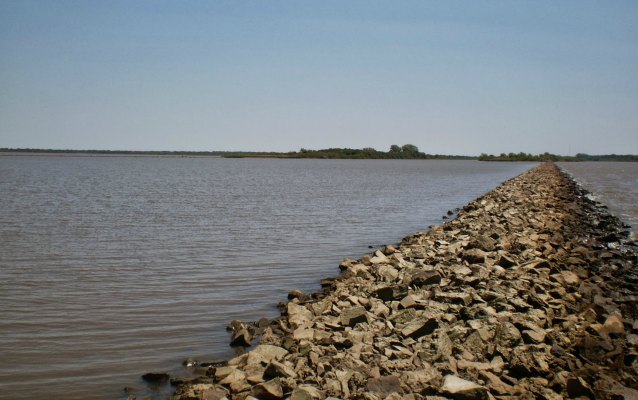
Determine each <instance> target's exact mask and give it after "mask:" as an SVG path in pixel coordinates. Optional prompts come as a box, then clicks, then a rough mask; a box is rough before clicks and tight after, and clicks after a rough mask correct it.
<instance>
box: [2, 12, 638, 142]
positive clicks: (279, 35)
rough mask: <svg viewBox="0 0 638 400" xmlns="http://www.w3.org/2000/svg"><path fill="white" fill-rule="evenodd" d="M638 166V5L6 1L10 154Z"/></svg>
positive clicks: (5, 115)
mask: <svg viewBox="0 0 638 400" xmlns="http://www.w3.org/2000/svg"><path fill="white" fill-rule="evenodd" d="M406 143H409V144H414V145H416V146H417V147H418V148H419V150H420V151H423V152H426V153H431V154H462V155H478V154H480V153H489V154H499V153H502V152H505V153H509V152H519V151H523V152H529V153H534V154H537V153H543V152H546V151H547V152H551V153H555V154H575V153H578V152H581V153H588V154H610V153H616V154H630V153H631V154H638V2H637V1H634V0H631V1H588V0H578V1H569V0H563V1H553V0H552V1H542V0H539V1H523V0H520V1H504V0H503V1H480V0H476V1H454V0H450V1H421V0H418V1H401V0H399V1H374V0H366V1H344V0H337V1H332V0H321V1H304V0H293V1H276V0H272V1H261V0H259V1H241V0H236V1H224V0H217V1H214V0H211V1H163V0H152V1H151V0H148V1H145V0H134V1H130V0H125V1H118V0H109V1H101V0H100V1H91V0H77V1H66V0H40V1H32V0H11V1H9V0H0V147H9V148H51V149H79V150H81V149H108V150H189V151H209V150H246V151H294V150H299V149H300V148H302V147H303V148H307V149H322V148H329V147H349V148H364V147H373V148H376V149H377V150H384V151H387V150H388V149H389V147H390V146H391V145H392V144H398V145H403V144H406Z"/></svg>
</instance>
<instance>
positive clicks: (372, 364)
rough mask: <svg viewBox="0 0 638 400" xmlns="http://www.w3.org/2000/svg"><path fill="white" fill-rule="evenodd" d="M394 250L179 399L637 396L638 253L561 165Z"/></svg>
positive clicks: (277, 323) (284, 320) (329, 281)
mask: <svg viewBox="0 0 638 400" xmlns="http://www.w3.org/2000/svg"><path fill="white" fill-rule="evenodd" d="M381 248H382V249H383V250H382V251H374V253H372V254H369V255H364V256H363V257H361V258H360V259H358V260H352V259H345V260H344V261H343V262H342V263H341V264H340V266H339V269H341V270H342V271H343V273H342V274H341V275H340V276H337V277H332V278H326V279H323V280H322V281H321V286H322V289H321V290H320V291H318V292H316V293H312V294H309V295H306V294H304V293H301V292H299V291H293V292H291V295H290V301H289V302H288V303H287V304H283V305H282V307H281V316H279V317H278V318H275V319H273V320H265V319H262V320H260V321H258V322H255V323H243V322H241V321H233V322H232V323H231V325H230V326H229V329H230V330H231V332H232V334H231V339H232V338H234V337H236V336H241V335H244V333H241V334H239V332H242V331H245V332H246V333H247V334H248V335H252V336H253V337H254V338H253V339H252V341H256V340H257V339H259V345H258V346H256V347H255V348H254V349H252V350H250V351H248V349H246V350H244V349H241V348H239V349H236V350H237V352H238V355H237V356H236V357H235V358H233V359H231V360H228V362H226V363H223V362H222V363H200V364H199V365H198V366H196V367H191V368H190V369H189V370H190V371H194V372H195V373H197V374H200V376H196V377H193V378H192V379H191V378H188V379H179V378H175V379H173V380H171V384H174V385H175V387H176V393H175V395H174V396H173V398H174V399H175V400H186V399H188V400H191V399H202V398H205V396H209V397H210V398H211V399H212V400H218V399H221V398H223V397H226V398H228V399H229V400H232V399H239V400H254V399H283V398H291V399H294V400H311V399H312V400H324V399H350V398H352V399H355V398H356V399H364V400H382V399H386V400H424V399H425V400H428V399H431V400H443V399H490V400H491V399H495V400H506V399H524V400H531V399H545V400H559V399H568V398H574V399H580V400H582V399H587V398H589V399H600V400H620V399H622V398H632V397H631V396H635V393H636V390H635V389H634V388H635V387H636V385H637V384H638V381H637V380H636V376H637V375H638V348H637V347H636V346H637V345H638V314H637V313H636V309H635V304H636V301H637V300H638V273H636V270H637V269H636V259H637V258H636V255H637V253H636V248H637V246H635V242H632V241H631V239H630V238H629V236H628V235H627V234H626V228H625V227H624V226H623V224H622V222H620V221H619V220H618V219H617V218H615V217H613V216H611V215H610V214H609V213H608V211H607V210H606V209H605V208H604V207H602V206H601V205H600V204H599V203H596V202H593V201H592V200H591V199H590V198H589V197H588V196H587V193H586V192H585V191H584V190H583V189H582V188H580V187H579V186H578V185H576V184H575V183H574V182H573V181H571V180H570V179H569V178H568V177H566V176H565V175H563V174H562V173H561V172H560V171H559V170H557V169H556V168H555V167H554V166H553V165H551V164H541V165H539V166H538V167H536V168H534V169H532V170H530V171H528V172H526V173H524V174H522V175H520V176H518V177H516V178H514V179H511V180H509V181H507V182H505V183H504V184H503V185H501V186H499V187H497V188H496V189H494V190H493V191H491V192H489V193H487V194H485V195H484V196H482V197H481V198H479V199H477V200H475V201H473V202H471V203H470V204H468V205H467V206H465V207H463V209H462V210H460V211H459V213H458V215H457V217H456V218H455V219H454V220H449V221H448V222H446V223H445V224H443V225H442V226H435V227H432V229H431V230H430V231H428V232H418V233H416V234H414V235H411V236H408V237H406V238H404V239H403V240H402V241H401V242H400V243H399V244H397V245H393V246H386V247H381ZM244 352H245V354H244ZM206 393H208V394H206Z"/></svg>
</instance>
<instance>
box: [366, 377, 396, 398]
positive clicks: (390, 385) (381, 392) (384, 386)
mask: <svg viewBox="0 0 638 400" xmlns="http://www.w3.org/2000/svg"><path fill="white" fill-rule="evenodd" d="M366 390H367V391H368V392H373V393H376V394H377V395H378V396H379V397H380V398H382V399H383V398H386V397H387V396H388V395H389V394H390V393H401V381H400V380H399V377H398V376H395V375H388V376H381V377H379V378H372V379H369V380H368V383H366Z"/></svg>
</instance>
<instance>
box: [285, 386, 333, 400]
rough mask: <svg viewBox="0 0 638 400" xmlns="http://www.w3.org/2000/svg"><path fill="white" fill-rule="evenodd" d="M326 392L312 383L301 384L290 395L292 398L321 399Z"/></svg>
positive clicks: (294, 399)
mask: <svg viewBox="0 0 638 400" xmlns="http://www.w3.org/2000/svg"><path fill="white" fill-rule="evenodd" d="M324 397H325V395H324V393H323V392H322V391H321V390H319V389H317V388H316V387H314V386H312V385H299V386H297V387H296V388H295V389H294V390H293V391H292V394H291V395H290V400H321V399H323V398H324Z"/></svg>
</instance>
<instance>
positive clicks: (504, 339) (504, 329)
mask: <svg viewBox="0 0 638 400" xmlns="http://www.w3.org/2000/svg"><path fill="white" fill-rule="evenodd" d="M494 341H495V342H496V343H497V344H499V345H501V346H505V347H509V348H512V347H514V346H515V345H517V344H518V343H519V342H520V341H521V332H520V331H519V330H518V329H517V328H516V326H514V324H512V323H511V322H501V323H500V324H499V325H498V326H497V327H496V334H495V335H494Z"/></svg>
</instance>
